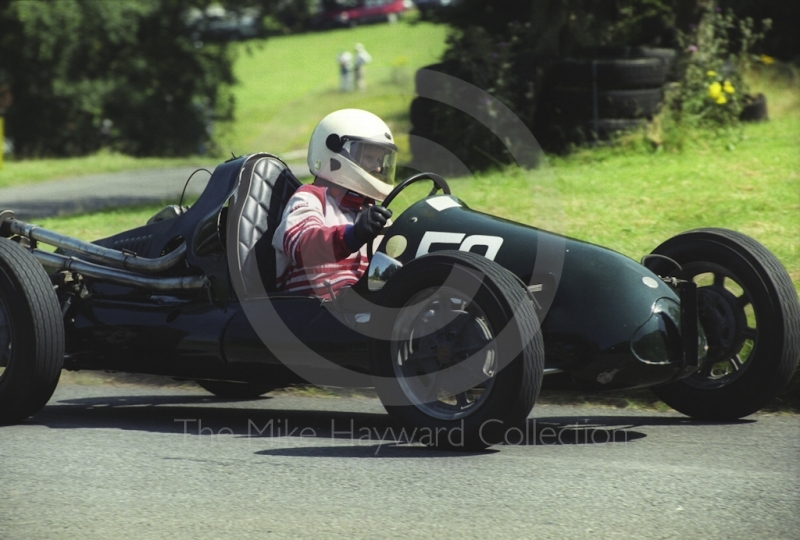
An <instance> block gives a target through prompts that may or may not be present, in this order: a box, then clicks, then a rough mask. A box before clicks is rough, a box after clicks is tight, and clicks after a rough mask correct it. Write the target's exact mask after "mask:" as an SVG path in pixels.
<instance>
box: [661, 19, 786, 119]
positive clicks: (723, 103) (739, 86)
mask: <svg viewBox="0 0 800 540" xmlns="http://www.w3.org/2000/svg"><path fill="white" fill-rule="evenodd" d="M770 24H771V21H770V20H769V19H767V20H765V21H762V28H763V30H764V31H767V30H769V28H770ZM754 27H755V25H754V23H753V20H752V19H749V18H746V19H743V20H741V19H738V18H737V17H736V16H735V15H734V13H733V11H732V10H726V11H725V12H722V10H712V11H709V12H707V13H705V14H704V15H703V16H702V18H701V19H700V23H699V24H698V25H697V26H696V27H695V28H694V29H693V30H692V31H691V32H690V33H687V34H682V35H681V41H682V45H683V49H684V51H685V53H686V54H685V57H684V64H685V67H684V76H683V80H682V82H681V87H680V91H679V92H678V93H677V103H676V105H675V110H676V111H677V118H678V120H679V121H684V122H691V123H693V124H700V125H704V126H706V127H715V128H716V127H731V126H735V125H737V124H738V122H739V115H740V114H741V112H742V107H743V105H744V99H745V96H746V95H748V93H749V89H748V88H747V85H746V83H745V81H744V78H743V74H744V73H745V71H747V70H748V69H749V67H750V64H751V62H752V60H753V58H754V57H753V54H752V49H753V47H754V45H755V44H756V43H757V42H758V41H760V40H761V39H763V37H764V34H763V33H759V32H756V31H755V28H754ZM734 34H736V35H737V37H738V39H736V40H735V41H734V40H732V36H733V35H734Z"/></svg>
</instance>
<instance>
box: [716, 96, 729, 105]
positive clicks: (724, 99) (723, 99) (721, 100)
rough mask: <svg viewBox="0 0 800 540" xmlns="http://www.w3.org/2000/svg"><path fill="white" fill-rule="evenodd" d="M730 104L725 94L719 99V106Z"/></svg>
mask: <svg viewBox="0 0 800 540" xmlns="http://www.w3.org/2000/svg"><path fill="white" fill-rule="evenodd" d="M727 102H728V98H726V97H725V94H720V95H719V97H718V98H717V104H718V105H725V104H726V103H727Z"/></svg>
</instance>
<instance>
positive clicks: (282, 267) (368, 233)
mask: <svg viewBox="0 0 800 540" xmlns="http://www.w3.org/2000/svg"><path fill="white" fill-rule="evenodd" d="M396 158H397V146H395V144H394V139H393V137H392V132H391V131H390V130H389V127H388V126H387V125H386V124H385V123H384V122H383V120H381V119H380V118H378V117H377V116H375V115H374V114H372V113H370V112H367V111H362V110H359V109H342V110H339V111H336V112H333V113H331V114H329V115H328V116H326V117H325V118H323V119H322V121H321V122H320V123H319V124H318V125H317V127H316V128H315V129H314V133H312V134H311V141H310V142H309V145H308V166H309V169H310V170H311V174H313V175H314V177H315V178H314V182H313V183H312V184H309V185H304V186H301V187H300V188H299V189H298V190H297V191H296V192H295V193H294V195H293V196H292V197H291V199H289V202H288V203H287V205H286V210H285V211H284V213H283V217H282V220H281V223H280V225H279V226H278V228H277V229H276V230H275V236H274V237H273V240H272V245H273V247H274V248H275V250H276V252H277V261H276V263H277V268H276V270H277V276H278V277H277V286H278V289H279V290H285V291H290V292H297V293H307V294H313V295H315V296H317V297H319V298H322V299H327V300H333V298H334V297H335V296H336V295H337V294H338V293H339V291H341V290H342V289H343V288H346V287H350V286H351V285H353V284H354V283H355V282H356V281H358V280H359V278H360V277H361V276H362V274H363V273H364V272H365V271H366V270H367V266H368V264H369V261H368V260H367V250H366V244H367V242H372V241H373V240H374V239H375V238H376V237H377V235H378V233H379V232H380V231H381V229H383V227H384V225H386V222H387V220H388V219H389V218H390V217H391V215H392V212H391V210H389V209H387V208H384V207H382V206H377V205H376V204H375V201H382V200H383V199H384V197H386V195H388V194H389V192H390V191H391V190H392V184H393V183H394V172H395V160H396Z"/></svg>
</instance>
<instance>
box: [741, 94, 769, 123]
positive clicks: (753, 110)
mask: <svg viewBox="0 0 800 540" xmlns="http://www.w3.org/2000/svg"><path fill="white" fill-rule="evenodd" d="M739 120H741V121H742V122H762V121H766V120H769V115H768V114H767V97H766V96H765V95H764V94H757V95H755V96H751V95H746V96H744V106H743V107H742V112H741V113H739Z"/></svg>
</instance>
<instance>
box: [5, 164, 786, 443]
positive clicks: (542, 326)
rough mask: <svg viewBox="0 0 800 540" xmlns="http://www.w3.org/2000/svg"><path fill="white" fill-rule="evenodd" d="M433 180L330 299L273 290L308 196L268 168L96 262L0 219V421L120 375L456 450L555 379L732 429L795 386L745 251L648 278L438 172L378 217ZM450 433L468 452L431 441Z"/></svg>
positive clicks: (653, 269) (680, 239)
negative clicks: (293, 404)
mask: <svg viewBox="0 0 800 540" xmlns="http://www.w3.org/2000/svg"><path fill="white" fill-rule="evenodd" d="M422 181H425V182H432V183H433V189H430V190H428V189H426V190H425V193H428V195H427V196H425V197H423V198H422V199H421V200H419V201H417V202H415V203H414V204H412V205H411V206H409V207H408V208H407V209H406V210H405V211H403V212H402V213H401V212H397V213H396V215H395V216H394V222H393V223H392V224H391V226H390V227H388V228H387V229H385V230H384V231H383V235H382V239H381V240H380V243H379V246H378V247H377V249H376V250H375V253H374V254H373V253H369V260H370V263H369V269H368V271H367V272H366V273H365V274H364V276H363V277H362V279H361V280H360V281H359V282H358V283H356V284H355V285H354V286H353V288H352V289H351V290H348V291H346V293H344V294H341V295H340V296H339V297H337V298H336V299H335V300H334V301H322V300H320V299H319V298H316V297H314V296H308V295H299V294H292V293H287V292H285V291H280V290H277V287H276V279H275V272H276V270H275V256H276V255H275V250H274V248H272V234H274V230H275V228H276V226H277V223H278V222H279V221H280V216H281V214H282V210H283V208H284V206H285V204H286V202H287V201H288V199H289V197H290V196H291V194H292V193H293V192H294V190H296V189H297V188H298V187H299V186H300V182H299V181H298V180H297V179H296V178H295V177H294V176H293V175H292V174H291V171H289V169H288V167H287V166H286V165H285V164H284V163H283V162H282V161H280V160H278V159H277V158H275V157H274V156H271V155H268V154H254V155H250V156H244V157H240V158H235V159H232V160H229V161H228V162H226V163H224V164H222V165H220V166H218V167H217V168H216V170H215V171H214V173H213V175H212V176H211V178H210V180H209V182H208V184H207V186H206V188H205V190H204V191H203V193H202V195H201V196H200V198H199V199H198V200H197V201H196V202H195V203H194V204H193V205H192V206H191V207H190V208H188V210H184V209H183V208H182V207H179V206H176V207H168V208H166V209H165V210H163V211H161V212H159V213H158V214H157V215H156V216H154V217H153V218H152V219H151V220H150V221H149V222H148V223H147V224H145V225H142V226H141V227H137V228H134V229H131V230H127V231H122V232H120V233H118V234H115V235H113V236H111V237H109V238H105V239H101V240H97V241H95V242H93V243H89V242H84V241H81V240H78V239H76V238H72V237H70V236H67V235H63V234H60V233H56V232H54V231H49V230H46V229H42V228H40V227H37V226H35V225H32V224H29V223H25V222H23V221H20V220H18V219H16V217H15V216H14V213H13V212H11V211H3V212H0V423H11V422H18V421H21V420H23V419H25V418H27V417H28V416H31V415H33V414H36V413H37V412H38V411H39V410H40V409H41V408H42V407H44V405H45V404H46V403H47V401H48V400H49V399H50V397H51V395H52V393H53V391H54V389H55V387H56V385H57V383H58V379H59V375H60V373H61V370H62V368H65V369H69V370H112V371H123V372H133V373H148V374H159V375H168V376H172V377H179V378H184V379H194V380H197V382H198V383H199V384H200V386H202V387H203V388H205V389H207V390H208V391H209V392H211V393H213V394H216V395H218V396H222V397H226V398H254V397H257V396H259V395H261V394H264V393H266V392H268V391H270V390H271V389H275V388H280V387H285V386H288V385H291V384H295V383H303V382H312V383H314V384H321V385H330V386H354V387H363V386H375V387H377V390H378V395H379V396H380V398H381V401H382V402H383V404H384V406H385V408H386V410H387V411H388V412H389V414H391V415H392V416H393V417H394V418H395V419H396V420H397V421H398V422H400V423H402V424H403V425H404V426H406V427H408V428H409V433H418V434H422V436H423V437H422V440H423V441H424V442H425V443H426V444H430V445H431V446H437V447H446V448H461V449H463V448H480V447H486V446H487V445H490V444H493V443H495V442H498V441H500V440H502V439H503V432H504V430H506V431H507V430H516V429H518V426H519V425H521V424H522V423H523V422H524V421H525V419H526V418H527V417H528V415H529V413H530V411H531V409H532V408H533V406H534V403H535V400H536V397H537V395H538V394H539V390H540V388H541V387H542V385H543V384H545V385H548V384H549V382H550V381H551V380H552V381H554V382H558V381H559V380H561V381H564V380H568V381H570V382H571V384H574V385H575V386H576V387H578V388H581V389H583V390H585V391H587V392H596V391H599V390H603V389H623V388H641V387H652V389H653V391H654V392H655V393H656V394H657V395H658V396H659V397H660V398H661V399H662V400H663V401H664V402H666V403H667V404H668V405H670V406H672V407H673V408H675V409H677V410H678V411H680V412H682V413H684V414H686V415H688V416H691V417H694V418H698V419H703V420H716V421H723V420H733V419H737V418H741V417H743V416H747V415H749V414H752V413H754V412H756V411H758V410H759V409H761V408H762V407H764V406H765V405H767V404H768V403H769V402H770V401H771V400H772V399H774V398H775V397H776V396H777V395H778V394H779V393H780V392H781V391H782V389H783V388H784V387H785V386H786V385H787V383H788V382H789V380H790V378H791V377H792V374H793V372H794V370H795V368H796V365H797V360H798V356H800V331H798V329H800V303H798V298H797V292H796V291H795V289H794V286H793V284H792V280H791V279H790V277H789V274H788V273H787V271H786V270H785V268H784V267H783V266H782V265H781V263H780V262H779V261H778V260H777V258H776V257H775V256H774V255H773V254H772V253H770V252H769V251H768V250H767V249H766V248H764V247H763V246H762V245H761V244H759V243H758V242H756V241H755V240H753V239H752V238H749V237H747V236H745V235H743V234H741V233H738V232H734V231H730V230H725V229H698V230H693V231H688V232H685V233H682V234H679V235H677V236H674V237H672V238H670V239H668V240H666V241H665V242H663V243H662V244H661V245H660V246H658V247H657V248H656V249H655V250H654V252H653V253H651V254H648V255H646V256H645V257H644V258H643V260H642V261H640V262H637V261H634V260H632V259H630V258H628V257H626V256H624V255H621V254H619V253H616V252H614V251H612V250H609V249H606V248H603V247H601V246H597V245H593V244H589V243H586V242H581V241H579V240H575V239H570V238H566V237H564V236H561V235H558V234H554V233H550V232H548V231H545V230H542V229H537V228H534V227H530V226H527V225H522V224H520V223H515V222H513V221H511V220H508V219H504V218H500V217H496V216H491V215H488V214H484V213H481V212H477V211H475V210H472V209H470V208H469V207H468V206H467V204H466V203H465V202H464V201H462V200H460V199H458V198H456V197H455V196H453V195H452V194H451V193H450V188H449V186H448V185H447V182H446V181H445V180H444V179H443V178H442V177H440V176H437V175H435V174H431V173H420V174H417V175H414V176H411V177H409V178H407V179H406V180H404V181H403V182H401V183H399V184H398V185H397V186H396V187H395V188H394V190H393V191H392V192H391V193H390V194H389V195H388V196H387V197H386V198H385V199H384V201H383V204H384V205H385V206H390V205H391V204H392V202H393V201H394V200H395V198H396V196H397V195H398V194H399V193H400V192H402V191H403V190H404V189H406V188H407V187H408V186H410V185H411V184H413V183H417V182H422ZM424 187H426V188H427V186H424ZM438 191H442V193H441V194H437V192H438ZM38 243H46V244H50V245H52V246H55V247H57V248H58V249H57V251H56V252H52V251H49V250H45V249H40V248H39V247H38V245H37V244H38ZM370 251H371V250H370ZM457 431H458V432H459V438H458V439H457V441H458V443H459V444H457V443H456V442H454V440H453V439H452V438H450V436H449V435H448V436H447V437H444V436H443V437H442V438H439V434H441V433H444V434H451V433H454V432H457ZM425 434H429V437H428V439H427V440H426V439H425V438H424V435H425ZM430 434H435V436H436V438H433V435H430Z"/></svg>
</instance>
